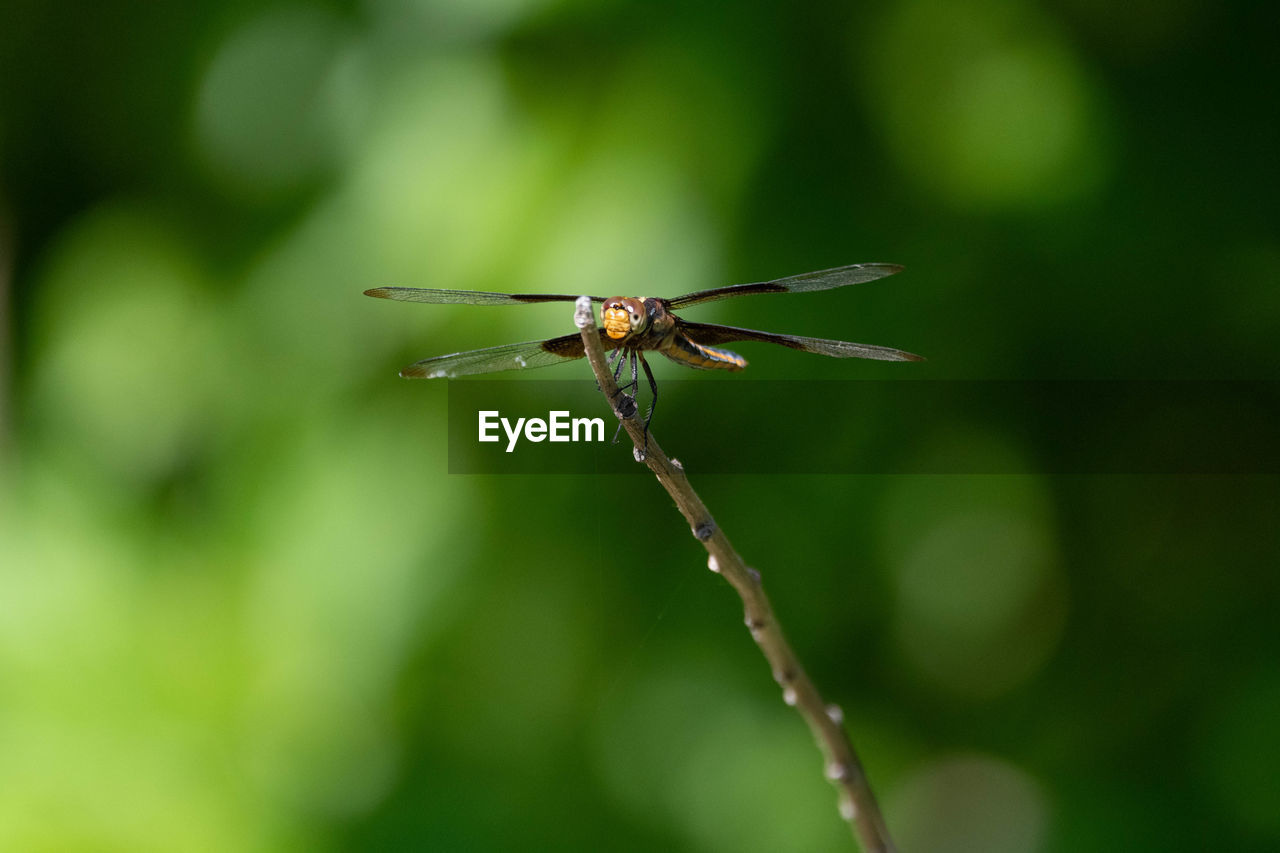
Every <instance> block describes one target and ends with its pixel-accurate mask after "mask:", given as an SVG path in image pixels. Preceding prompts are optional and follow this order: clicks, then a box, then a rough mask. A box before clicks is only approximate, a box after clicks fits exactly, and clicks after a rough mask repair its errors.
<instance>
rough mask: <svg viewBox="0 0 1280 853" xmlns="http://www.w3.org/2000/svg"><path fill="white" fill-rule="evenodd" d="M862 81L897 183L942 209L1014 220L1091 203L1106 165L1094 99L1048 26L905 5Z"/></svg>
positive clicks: (997, 8) (1024, 16) (1018, 13)
mask: <svg viewBox="0 0 1280 853" xmlns="http://www.w3.org/2000/svg"><path fill="white" fill-rule="evenodd" d="M878 48H879V49H877V50H876V51H873V52H870V53H867V52H859V53H858V55H859V56H869V57H870V59H869V61H870V62H872V63H873V65H872V67H871V68H870V74H869V75H868V79H869V81H870V86H871V99H872V103H873V114H874V116H876V117H877V118H878V119H879V121H880V122H881V125H882V128H883V130H884V133H885V136H886V138H887V140H888V142H889V144H890V146H891V149H892V153H893V155H894V156H895V157H896V158H897V159H898V161H899V163H900V164H901V166H902V168H903V171H904V172H905V173H906V174H907V175H908V176H909V177H910V178H912V179H914V181H915V182H916V184H917V185H918V186H919V187H920V188H921V189H922V190H923V191H925V192H927V193H929V194H931V195H934V196H936V197H938V198H940V199H941V200H943V201H946V202H948V203H950V204H952V205H955V206H958V207H963V208H976V209H987V210H1000V209H1022V208H1027V207H1036V206H1041V205H1047V204H1055V203H1058V202H1061V201H1064V200H1069V199H1074V198H1079V197H1082V196H1087V195H1089V194H1091V193H1092V192H1093V191H1094V190H1096V189H1097V187H1098V186H1099V185H1100V181H1101V178H1102V177H1103V175H1104V172H1105V169H1104V164H1105V161H1106V159H1107V152H1106V149H1105V142H1104V140H1105V134H1104V133H1103V127H1102V122H1101V114H1100V113H1101V111H1100V107H1099V104H1098V96H1097V94H1096V92H1095V89H1094V87H1093V85H1092V84H1091V83H1090V82H1089V80H1088V78H1087V77H1086V75H1085V73H1084V71H1083V69H1082V66H1081V63H1080V62H1079V61H1078V60H1077V59H1076V57H1075V55H1074V54H1073V53H1072V52H1071V50H1070V48H1069V46H1068V45H1067V43H1066V42H1065V40H1064V39H1063V38H1062V37H1061V36H1059V35H1058V33H1057V31H1056V30H1055V29H1054V28H1053V27H1052V26H1051V25H1050V22H1049V21H1048V20H1047V19H1045V18H1042V17H1040V16H1039V15H1038V14H1037V13H1036V11H1035V9H1034V8H1032V7H1029V6H1028V7H1024V6H1023V5H1022V4H1020V3H1014V2H984V3H978V4H963V5H959V4H947V3H941V2H938V0H915V2H910V3H907V4H903V5H901V6H898V7H896V8H895V11H894V12H893V13H891V14H890V16H889V17H888V18H887V19H886V21H885V23H884V26H883V32H882V33H881V35H880V38H879V39H878Z"/></svg>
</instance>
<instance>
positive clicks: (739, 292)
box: [667, 264, 902, 308]
mask: <svg viewBox="0 0 1280 853" xmlns="http://www.w3.org/2000/svg"><path fill="white" fill-rule="evenodd" d="M899 272H902V266H901V265H900V264H850V265H849V266H846V267H835V268H834V269H829V270H818V271H817V272H807V273H802V274H800V275H793V276H788V277H787V278H778V279H774V280H773V281H758V282H754V283H752V284H731V285H729V286H727V287H715V288H712V289H711V290H699V291H695V292H694V293H686V294H685V295H684V296H677V297H676V298H675V299H668V300H667V305H668V306H669V307H671V308H687V307H688V306H690V305H700V304H702V303H703V302H713V301H715V300H717V299H728V298H729V297H730V296H747V295H749V294H752V293H808V292H809V291H812V290H831V289H832V288H836V287H846V286H848V285H850V284H861V283H862V282H864V281H875V280H876V279H878V278H884V277H885V276H888V275H893V274H894V273H899Z"/></svg>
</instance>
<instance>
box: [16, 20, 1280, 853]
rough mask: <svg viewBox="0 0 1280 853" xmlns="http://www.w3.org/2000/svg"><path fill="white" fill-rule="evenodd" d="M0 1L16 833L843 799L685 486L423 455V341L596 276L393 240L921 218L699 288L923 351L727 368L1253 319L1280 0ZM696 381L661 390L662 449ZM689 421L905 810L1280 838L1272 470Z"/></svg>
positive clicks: (724, 269) (437, 450)
mask: <svg viewBox="0 0 1280 853" xmlns="http://www.w3.org/2000/svg"><path fill="white" fill-rule="evenodd" d="M3 22H4V23H3V26H2V27H0V98H2V100H0V848H4V849H8V850H129V851H135V850H165V851H168V850H182V849H187V850H285V849H289V850H298V849H307V850H344V849H396V848H401V849H422V850H481V851H487V850H555V851H577V850H581V851H593V850H603V849H608V850H635V851H642V850H644V851H647V850H674V851H712V850H715V851H720V850H734V851H778V850H798V851H799V850H803V851H808V850H828V849H829V850H836V849H849V848H850V847H851V842H850V840H849V839H848V835H847V831H846V829H845V827H844V826H843V825H842V823H841V822H840V821H839V819H838V818H837V816H836V812H835V795H834V792H833V791H832V789H831V788H830V787H829V786H828V785H827V783H826V782H825V781H824V780H823V778H822V772H821V771H822V767H821V763H820V760H819V757H818V754H817V752H816V750H815V749H814V747H813V744H812V742H811V740H810V737H809V735H808V732H807V731H806V729H805V728H804V726H803V725H802V724H801V722H800V721H799V719H798V717H796V715H795V714H794V712H792V711H791V710H790V709H788V708H786V707H785V706H784V705H783V703H782V702H781V701H780V697H779V694H778V690H777V688H776V687H775V685H774V684H773V682H772V680H771V679H770V677H769V673H768V670H767V667H766V666H765V664H764V662H763V660H762V659H761V658H760V656H759V654H758V652H757V651H756V649H755V648H754V646H753V644H752V643H751V641H750V638H749V636H748V634H747V632H746V631H745V630H744V628H743V627H742V624H741V614H740V610H739V604H738V602H737V599H736V597H735V596H734V595H733V594H732V592H731V591H730V590H729V589H728V588H727V587H726V585H725V584H724V583H723V581H722V580H721V579H720V578H717V577H716V576H714V575H712V574H711V573H710V572H708V571H706V569H705V556H704V553H703V551H702V549H701V547H700V546H698V544H697V543H696V542H695V541H694V540H693V539H692V538H691V537H690V536H689V534H688V530H687V529H686V527H685V525H684V523H683V521H682V520H681V519H680V518H679V516H678V515H677V513H676V512H675V510H674V508H673V507H672V506H671V502H670V500H669V499H668V498H667V496H666V495H665V494H664V493H662V492H661V491H660V489H659V488H658V486H657V485H656V484H655V483H653V482H651V481H650V480H649V479H648V478H642V477H601V478H582V477H516V476H492V477H463V476H449V475H448V474H447V473H446V462H445V460H446V447H445V445H444V442H443V435H444V424H445V408H446V402H447V401H446V388H445V387H444V386H443V385H442V384H439V383H434V382H431V383H429V382H405V381H402V380H399V379H397V378H396V375H395V374H396V370H398V369H399V368H400V367H401V366H403V365H405V364H407V363H409V362H411V361H413V360H416V359H419V358H423V357H426V356H429V355H437V354H441V353H445V352H453V351H456V350H461V349H469V348H473V347H480V346H487V345H491V344H498V343H506V342H509V341H514V340H524V339H529V338H537V337H549V336H553V335H559V334H564V333H567V332H569V331H572V328H571V326H570V321H569V311H568V306H526V307H522V308H513V309H500V308H489V309H486V308H474V307H449V306H415V305H397V304H389V303H383V302H377V301H374V300H371V299H367V298H365V297H363V296H362V295H361V291H362V290H363V289H365V288H367V287H372V286H378V285H386V284H399V285H406V286H418V287H449V288H464V289H491V290H513V291H548V290H550V291H567V292H570V293H578V292H589V293H597V294H602V295H612V294H615V293H622V294H629V293H638V294H650V295H665V296H671V295H675V294H678V293H682V292H685V291H689V290H694V289H699V288H703V287H710V286H715V285H719V284H727V283H731V282H738V281H755V280H760V279H765V278H772V277H776V276H781V275H788V274H793V273H799V272H805V271H808V270H812V269H820V268H823V267H829V266H835V265H839V264H845V263H853V262H860V261H894V262H899V263H903V264H905V265H907V268H908V269H907V271H906V272H905V273H904V274H902V275H900V276H897V277H895V278H892V279H888V280H886V281H882V282H876V283H873V284H868V285H865V286H862V287H858V288H850V289H847V290H843V291H837V292H833V293H828V294H816V295H808V296H795V297H778V298H774V297H768V298H761V299H759V300H738V301H733V302H724V303H717V304H716V305H714V306H708V307H706V308H702V309H698V310H697V313H696V315H694V316H693V319H697V320H702V321H710V322H715V321H720V322H728V323H732V324H736V325H746V326H755V327H758V328H767V329H774V330H778V331H791V332H798V333H803V334H812V335H820V336H826V337H837V338H844V339H852V340H859V341H866V342H868V343H877V344H885V345H891V346H898V347H902V348H905V349H909V350H913V351H916V352H920V353H923V354H925V355H927V356H928V357H929V359H930V360H929V361H928V362H927V363H925V364H923V365H882V364H873V363H866V362H837V361H831V360H824V359H820V358H816V357H813V356H806V355H804V354H801V353H793V352H789V351H785V350H780V351H766V350H767V348H762V347H758V346H755V347H753V346H752V345H744V346H743V348H742V350H743V352H744V354H745V355H747V357H748V358H749V359H751V360H752V367H751V371H750V374H749V375H750V376H752V377H754V378H769V379H786V378H794V377H804V378H828V379H846V378H868V377H885V378H928V379H992V378H999V379H1024V380H1040V379H1044V380H1050V379H1066V378H1070V379H1107V378H1125V379H1152V378H1174V379H1180V378H1197V379H1229V378H1230V379H1271V378H1274V377H1276V376H1277V369H1278V368H1280V348H1278V347H1277V346H1276V337H1277V336H1276V332H1277V328H1278V327H1280V298H1277V283H1278V281H1280V202H1278V201H1277V200H1278V199H1280V186H1278V184H1280V181H1278V180H1277V177H1278V175H1280V170H1278V169H1277V166H1276V152H1277V151H1278V150H1280V134H1278V133H1277V127H1278V126H1280V120H1278V119H1277V114H1276V110H1275V105H1274V101H1275V94H1276V90H1277V89H1276V84H1277V78H1278V77H1280V75H1277V68H1276V65H1275V60H1274V48H1275V45H1274V38H1275V23H1276V19H1275V13H1274V7H1273V6H1272V5H1271V4H1267V3H1211V2H1207V0H1171V2H1164V3H1155V2H1139V3H1130V4H1112V3H1104V2H1101V1H1100V0H1057V2H1052V3H1034V2H1031V0H979V2H975V3H948V2H944V0H908V2H902V3H897V2H872V3H868V4H837V3H816V4H775V3H758V2H740V3H732V4H730V3H724V4H719V3H709V4H693V5H691V4H686V3H675V2H666V3H662V2H659V3H627V2H602V3H588V2H575V1H574V0H564V2H555V0H470V2H466V3H463V2H449V1H448V0H364V2H340V1H339V0H335V2H329V3H321V2H310V3H307V2H296V3H281V4H255V3H241V2H233V3H225V2H217V3H214V2H207V0H195V2H192V3H186V4H169V5H162V4H143V3H127V2H118V0H106V2H102V3H96V4H88V5H85V4H81V5H78V6H71V5H70V4H62V3H43V2H35V0H8V2H6V3H5V4H4V13H3ZM691 313H692V312H691ZM659 361H661V360H659ZM585 370H586V367H585V365H571V366H564V367H558V368H555V369H554V370H549V371H545V372H540V373H539V375H538V377H537V378H544V379H551V378H556V379H564V378H573V377H574V376H577V375H581V374H582V372H583V371H585ZM574 371H578V372H577V373H575V372H574ZM657 371H658V375H659V379H660V380H661V378H662V377H664V376H666V377H674V376H679V377H680V378H690V372H688V371H682V370H680V368H678V367H677V366H675V365H671V364H668V363H665V362H663V363H661V364H658V365H657ZM695 378H696V377H695ZM734 379H735V377H732V376H729V377H719V376H717V377H710V379H709V380H708V381H734ZM602 413H603V409H602ZM760 416H761V417H762V418H764V419H766V420H767V419H773V418H796V417H801V418H806V419H812V421H813V424H814V437H815V441H826V442H832V443H838V442H839V441H840V437H841V434H842V431H845V430H858V431H862V432H864V433H865V432H866V431H874V430H875V424H867V423H861V424H846V423H831V422H824V420H823V417H822V413H821V412H799V413H797V412H790V411H777V410H776V409H771V408H770V407H769V405H768V401H761V405H760ZM936 417H938V418H939V419H944V420H946V419H948V412H947V411H938V412H937V413H936ZM716 426H717V421H716V414H715V412H711V411H699V410H697V409H696V408H695V409H690V408H688V407H685V408H683V409H682V410H677V409H675V408H672V409H668V410H666V411H660V412H659V419H658V421H657V423H656V425H655V429H656V431H657V434H658V436H659V438H660V440H662V441H663V443H664V445H665V446H666V447H667V449H668V450H669V451H671V452H672V453H674V454H676V455H680V440H679V435H680V430H681V429H714V428H716ZM948 427H949V430H950V434H951V436H952V440H953V441H954V442H956V443H957V446H964V447H966V448H972V447H975V446H976V447H982V448H986V449H987V452H989V453H990V454H992V458H996V459H1007V458H1010V457H1012V458H1018V457H1019V456H1020V455H1022V454H1025V453H1026V452H1027V451H1026V448H1025V447H1024V446H1023V445H1022V444H1020V441H1019V436H1018V435H1017V434H996V433H991V432H989V431H983V430H980V429H975V428H974V427H973V426H972V425H971V424H967V423H965V422H963V421H962V420H959V419H957V420H955V421H954V422H953V423H949V424H948ZM1160 427H1161V425H1160V424H1145V423H1135V424H1134V428H1141V429H1151V430H1159V429H1160ZM735 450H736V449H735V448H733V447H728V448H726V452H735ZM617 452H619V453H624V454H625V453H628V452H629V451H628V450H627V449H626V448H625V447H619V448H617ZM743 452H767V453H770V454H785V453H787V448H786V447H769V448H767V449H764V450H762V449H761V448H756V447H752V448H744V449H743ZM684 461H685V463H686V464H687V466H688V467H689V469H690V470H691V472H692V473H693V477H694V483H695V485H696V486H697V487H698V488H699V489H700V491H701V492H702V494H703V497H704V498H705V499H706V500H707V502H708V504H709V505H710V506H711V507H712V510H713V512H714V513H715V514H716V517H717V519H718V520H719V521H720V523H721V524H722V525H723V526H724V527H725V528H726V530H727V531H728V532H729V534H730V536H731V537H733V539H734V542H735V544H736V546H737V547H738V549H739V550H740V551H741V552H742V553H743V554H744V555H745V556H746V557H747V559H748V561H749V562H751V563H752V564H753V565H755V566H757V567H759V568H760V570H761V571H762V572H763V574H764V578H765V582H766V586H767V588H768V589H769V590H770V591H771V593H772V595H773V596H774V599H775V606H776V608H777V610H778V612H779V615H780V617H781V619H782V620H783V623H784V624H785V625H786V626H787V628H788V631H789V633H790V635H791V638H792V640H793V642H794V644H795V645H796V647H797V649H798V651H799V652H800V654H801V656H802V658H803V659H804V660H805V661H806V664H807V666H808V667H809V669H810V670H811V672H812V674H813V675H814V677H815V679H816V681H817V682H818V684H819V686H820V688H821V689H822V690H824V692H825V693H826V694H827V695H828V696H829V698H830V699H831V700H833V701H837V702H839V703H840V704H841V705H842V706H843V707H844V709H845V713H846V717H847V720H848V727H849V730H850V731H851V732H852V735H853V738H854V742H855V744H856V745H857V746H858V747H859V748H860V750H861V752H862V754H863V758H864V760H865V762H866V764H867V766H868V769H869V771H870V773H871V778H872V782H873V785H874V786H875V788H876V790H877V791H878V793H879V796H880V798H881V801H882V803H883V804H884V806H885V808H886V810H887V813H888V816H889V820H890V823H891V826H892V827H893V829H894V832H895V834H896V836H897V838H898V840H899V842H900V844H901V846H902V848H903V849H904V850H913V851H953V850H955V851H958V850H983V851H998V852H1000V853H1003V851H1009V852H1010V853H1013V851H1077V850H1139V849H1151V850H1155V849H1158V850H1187V851H1192V850H1194V851H1199V850H1206V849H1214V850H1227V849H1230V850H1274V849H1276V848H1277V847H1280V785H1278V783H1277V774H1276V767H1277V766H1280V724H1278V722H1277V721H1280V632H1277V631H1276V628H1275V611H1276V605H1277V599H1278V596H1277V591H1278V590H1277V586H1278V585H1280V584H1278V582H1277V565H1280V559H1277V558H1278V557H1280V541H1278V539H1280V537H1278V534H1277V524H1276V514H1277V513H1276V508H1277V503H1278V501H1277V497H1278V495H1277V483H1276V480H1275V478H1274V477H1263V476H1257V477H1201V478H1189V477H1159V478H1156V477H1124V476H1108V477H1085V476H1055V477H1048V476H1003V477H998V476H945V477H944V476H938V477H928V476H910V477H907V476H901V477H892V476H878V477H812V476H810V477H799V476H797V477H787V476H734V477H730V476H716V477H704V478H702V479H699V478H698V475H697V471H698V468H699V462H698V460H697V459H685V460H684ZM1037 461H1043V463H1044V468H1045V470H1054V468H1053V465H1052V460H1051V459H1050V460H1032V461H1031V462H1030V463H1029V464H1031V465H1032V466H1033V467H1034V466H1035V465H1036V464H1037Z"/></svg>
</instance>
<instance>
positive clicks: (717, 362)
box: [661, 334, 747, 370]
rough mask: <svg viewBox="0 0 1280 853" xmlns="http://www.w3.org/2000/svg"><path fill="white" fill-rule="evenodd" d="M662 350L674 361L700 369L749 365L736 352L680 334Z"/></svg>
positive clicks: (737, 368) (734, 367) (725, 368)
mask: <svg viewBox="0 0 1280 853" xmlns="http://www.w3.org/2000/svg"><path fill="white" fill-rule="evenodd" d="M661 352H662V354H663V355H665V356H666V357H667V358H669V359H671V360H672V361H676V362H679V363H680V364H683V365H684V366H686V367H694V368H697V369H699V370H742V369H743V368H744V367H746V366H747V360H746V359H745V358H743V357H742V356H740V355H738V354H737V353H736V352H730V351H729V350H727V349H720V348H719V347H708V346H703V345H702V344H700V343H698V342H697V341H692V340H689V338H688V337H686V336H684V335H680V334H677V335H675V336H673V337H672V339H671V341H670V342H669V343H668V344H667V346H665V347H663V348H662V350H661Z"/></svg>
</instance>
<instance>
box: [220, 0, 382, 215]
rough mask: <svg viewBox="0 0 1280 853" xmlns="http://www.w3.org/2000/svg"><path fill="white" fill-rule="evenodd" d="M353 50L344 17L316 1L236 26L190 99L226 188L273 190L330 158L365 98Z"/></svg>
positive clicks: (248, 191) (285, 186)
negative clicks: (342, 21)
mask: <svg viewBox="0 0 1280 853" xmlns="http://www.w3.org/2000/svg"><path fill="white" fill-rule="evenodd" d="M350 50H351V48H350V37H349V36H348V35H347V34H346V33H345V32H344V29H343V27H342V25H341V23H340V22H339V21H338V20H337V19H336V18H334V17H332V16H331V15H329V14H327V13H325V12H322V11H320V10H319V9H318V8H314V7H313V8H306V7H295V8H285V9H277V10H273V11H270V12H267V13H265V14H263V15H262V16H260V17H258V18H256V19H254V20H252V21H250V22H249V23H247V24H245V25H244V26H243V27H242V28H241V29H239V30H237V31H235V32H234V33H232V35H231V36H230V37H229V38H228V39H227V41H226V42H225V43H224V44H223V45H222V46H221V47H220V48H219V50H218V52H217V54H216V55H215V56H214V59H213V61H212V63H211V64H210V66H209V68H208V71H207V72H206V73H205V76H204V78H203V80H202V81H201V84H200V91H199V93H198V96H197V98H196V104H195V134H196V144H197V147H198V149H199V151H200V153H201V154H202V155H203V156H204V158H205V160H206V162H207V163H208V164H209V166H210V167H211V169H212V171H213V172H214V174H215V175H217V176H218V177H219V178H220V179H221V180H222V181H223V183H224V184H225V185H226V186H227V187H228V188H229V189H231V190H232V191H234V192H236V193H239V194H246V195H250V196H257V195H270V194H272V193H274V192H277V191H280V190H282V189H288V188H291V187H293V186H296V185H297V184H298V183H300V182H302V181H305V180H307V179H309V178H312V177H314V176H315V175H317V174H318V173H320V172H321V171H322V170H323V169H324V168H325V167H327V166H329V165H330V164H331V163H332V162H333V161H334V159H335V157H336V156H337V155H338V153H339V152H340V151H341V149H342V143H343V142H344V141H345V139H344V135H346V134H349V133H350V125H351V124H352V123H353V122H355V121H357V120H358V118H359V113H360V104H361V102H362V100H363V98H364V95H363V89H362V87H361V86H359V85H357V82H358V73H357V64H356V63H354V62H353V60H352V58H351V57H352V54H351V53H350Z"/></svg>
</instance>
